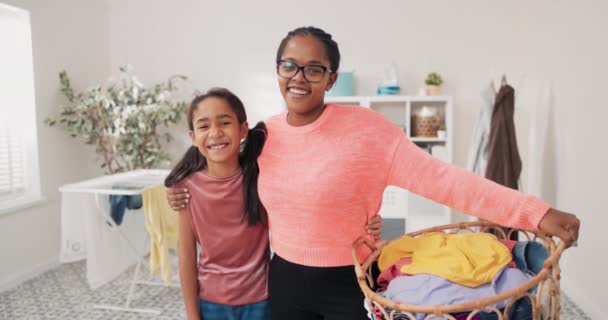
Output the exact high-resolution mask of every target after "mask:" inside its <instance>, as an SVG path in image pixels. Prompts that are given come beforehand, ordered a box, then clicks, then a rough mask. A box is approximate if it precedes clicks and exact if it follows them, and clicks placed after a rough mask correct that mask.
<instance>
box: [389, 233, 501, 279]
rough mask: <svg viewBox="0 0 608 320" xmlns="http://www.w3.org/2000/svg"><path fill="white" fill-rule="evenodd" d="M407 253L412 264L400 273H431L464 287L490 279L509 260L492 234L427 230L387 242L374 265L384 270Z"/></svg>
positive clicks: (403, 268)
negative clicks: (448, 232)
mask: <svg viewBox="0 0 608 320" xmlns="http://www.w3.org/2000/svg"><path fill="white" fill-rule="evenodd" d="M409 256H411V257H412V264H410V265H405V266H403V267H402V268H401V272H403V273H407V274H411V275H415V274H423V273H424V274H432V275H436V276H439V277H442V278H444V279H447V280H449V281H452V282H454V283H457V284H460V285H463V286H467V287H478V286H480V285H483V284H486V283H489V282H491V281H492V279H494V277H495V276H496V274H497V273H498V271H499V270H500V269H502V268H504V267H505V266H506V265H507V264H508V263H509V262H510V261H511V260H512V256H511V252H510V251H509V249H508V248H507V247H506V246H505V245H503V244H502V243H501V242H500V241H499V240H498V239H496V237H495V236H494V235H492V234H489V233H483V232H481V233H467V234H446V233H442V232H431V233H425V234H423V235H421V236H419V237H417V238H412V237H409V236H404V237H401V238H399V239H397V240H395V241H393V242H391V243H390V244H388V245H387V246H386V247H385V248H384V249H383V250H382V254H381V255H380V258H379V260H378V265H379V267H380V270H384V269H385V268H387V267H389V266H391V265H392V264H393V263H395V262H397V261H398V260H399V259H401V258H405V257H409Z"/></svg>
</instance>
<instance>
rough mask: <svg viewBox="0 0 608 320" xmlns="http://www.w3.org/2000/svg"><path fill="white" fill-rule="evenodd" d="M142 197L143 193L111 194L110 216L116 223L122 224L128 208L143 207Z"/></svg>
mask: <svg viewBox="0 0 608 320" xmlns="http://www.w3.org/2000/svg"><path fill="white" fill-rule="evenodd" d="M141 206H142V198H141V195H133V196H127V195H117V194H111V195H110V216H111V217H112V220H114V223H116V224H117V225H120V224H121V223H122V219H123V217H124V215H125V211H126V209H130V210H136V209H139V208H141Z"/></svg>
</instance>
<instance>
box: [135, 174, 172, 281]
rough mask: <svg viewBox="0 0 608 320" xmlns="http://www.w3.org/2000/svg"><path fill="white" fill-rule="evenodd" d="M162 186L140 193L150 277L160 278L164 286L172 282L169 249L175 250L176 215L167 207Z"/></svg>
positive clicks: (149, 188)
mask: <svg viewBox="0 0 608 320" xmlns="http://www.w3.org/2000/svg"><path fill="white" fill-rule="evenodd" d="M165 196H166V194H165V187H164V186H162V185H159V186H154V187H148V188H146V189H144V191H143V192H142V198H143V204H144V215H145V217H146V229H148V235H149V236H150V275H151V276H156V274H158V272H159V271H160V272H161V277H162V279H163V282H164V284H165V285H166V286H168V285H170V284H171V282H172V281H173V272H172V270H171V259H170V257H169V249H173V250H176V249H177V240H178V215H177V212H175V211H173V209H171V207H169V203H168V202H167V200H166V198H165Z"/></svg>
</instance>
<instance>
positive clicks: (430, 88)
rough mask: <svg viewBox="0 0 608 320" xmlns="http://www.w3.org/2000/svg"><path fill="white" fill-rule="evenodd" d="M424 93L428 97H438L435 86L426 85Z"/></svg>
mask: <svg viewBox="0 0 608 320" xmlns="http://www.w3.org/2000/svg"><path fill="white" fill-rule="evenodd" d="M426 91H427V93H428V95H429V96H438V95H439V86H436V85H427V86H426Z"/></svg>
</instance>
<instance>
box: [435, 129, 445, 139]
mask: <svg viewBox="0 0 608 320" xmlns="http://www.w3.org/2000/svg"><path fill="white" fill-rule="evenodd" d="M446 136H447V133H446V131H445V130H437V138H439V139H445V138H446Z"/></svg>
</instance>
